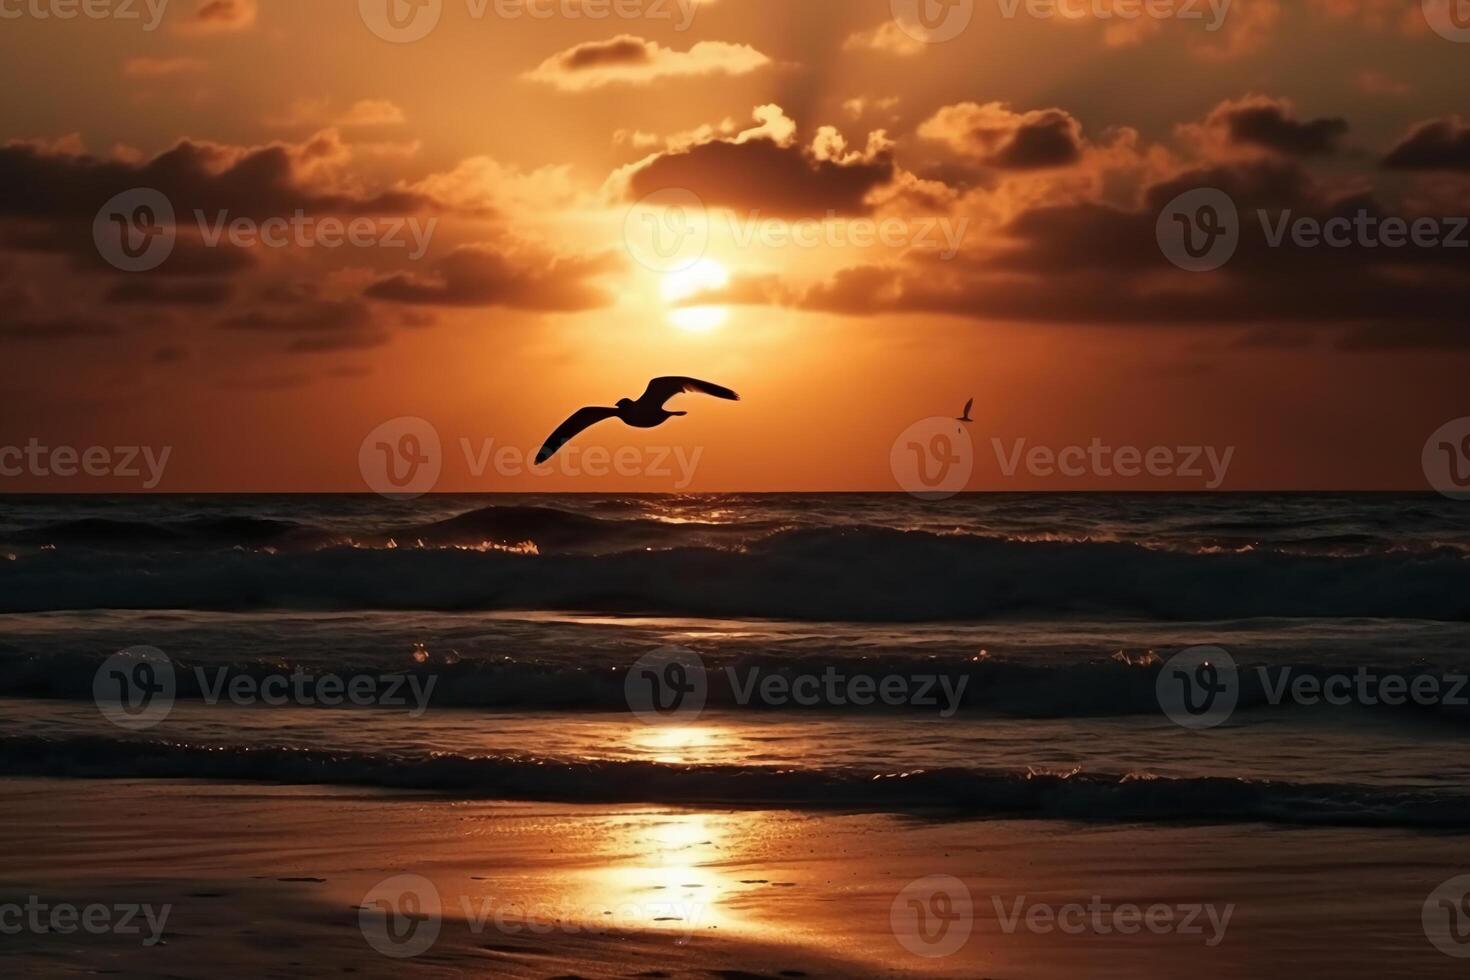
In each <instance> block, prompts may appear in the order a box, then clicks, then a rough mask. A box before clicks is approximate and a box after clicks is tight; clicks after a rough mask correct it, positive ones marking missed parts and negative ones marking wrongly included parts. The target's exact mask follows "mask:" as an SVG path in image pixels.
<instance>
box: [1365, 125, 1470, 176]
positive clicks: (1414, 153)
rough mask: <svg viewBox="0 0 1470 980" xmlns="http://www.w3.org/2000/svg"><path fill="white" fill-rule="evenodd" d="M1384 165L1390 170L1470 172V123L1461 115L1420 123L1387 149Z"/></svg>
mask: <svg viewBox="0 0 1470 980" xmlns="http://www.w3.org/2000/svg"><path fill="white" fill-rule="evenodd" d="M1383 166H1384V167H1386V168H1388V169H1390V170H1457V171H1461V172H1470V125H1466V124H1465V123H1464V122H1462V121H1461V120H1460V118H1459V117H1458V116H1456V117H1452V118H1450V119H1432V120H1430V121H1428V122H1423V123H1420V124H1419V125H1418V126H1415V127H1414V129H1413V130H1412V131H1410V133H1409V134H1408V135H1407V136H1405V137H1404V138H1403V140H1401V141H1400V142H1399V144H1398V145H1397V146H1395V147H1394V148H1393V149H1392V150H1389V151H1388V155H1387V156H1385V157H1384V158H1383Z"/></svg>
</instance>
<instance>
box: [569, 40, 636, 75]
mask: <svg viewBox="0 0 1470 980" xmlns="http://www.w3.org/2000/svg"><path fill="white" fill-rule="evenodd" d="M652 60H653V52H652V50H651V49H650V45H649V42H647V41H645V40H643V39H642V38H638V37H631V36H629V35H626V34H625V35H623V36H621V37H615V38H612V39H610V40H607V41H589V42H588V43H586V44H579V45H577V46H576V47H574V48H572V49H571V50H569V51H567V52H566V53H565V54H563V55H562V56H561V58H560V64H561V67H562V68H564V69H566V70H567V71H578V70H581V69H584V68H599V67H604V66H607V65H643V64H647V63H648V62H650V61H652Z"/></svg>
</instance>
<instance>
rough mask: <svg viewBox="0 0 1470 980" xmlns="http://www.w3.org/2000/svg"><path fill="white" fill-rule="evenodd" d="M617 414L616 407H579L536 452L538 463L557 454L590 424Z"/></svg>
mask: <svg viewBox="0 0 1470 980" xmlns="http://www.w3.org/2000/svg"><path fill="white" fill-rule="evenodd" d="M617 414H618V410H617V409H616V408H598V407H588V408H579V409H577V410H576V411H575V412H573V413H572V414H571V415H570V416H569V417H568V418H567V420H566V421H565V422H563V423H562V424H561V425H558V426H557V427H556V431H555V432H553V433H552V434H551V435H550V436H548V437H547V439H546V445H544V446H542V447H541V451H540V452H538V453H537V454H536V465H538V466H539V465H541V464H542V463H544V462H546V461H547V460H548V459H550V458H551V457H553V456H555V455H556V453H557V450H559V449H561V447H562V446H565V445H566V444H567V443H569V442H571V441H572V439H573V438H575V437H576V435H577V433H579V432H581V431H582V430H583V429H585V428H587V427H588V426H589V425H596V424H597V423H598V422H601V421H602V420H603V419H610V418H612V417H613V416H615V415H617Z"/></svg>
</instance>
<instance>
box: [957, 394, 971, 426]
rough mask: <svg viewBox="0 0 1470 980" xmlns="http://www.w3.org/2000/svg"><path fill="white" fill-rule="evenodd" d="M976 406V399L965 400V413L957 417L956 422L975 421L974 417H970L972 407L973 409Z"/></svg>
mask: <svg viewBox="0 0 1470 980" xmlns="http://www.w3.org/2000/svg"><path fill="white" fill-rule="evenodd" d="M974 407H975V399H973V398H971V399H970V400H969V401H967V402H965V414H963V415H961V416H960V417H959V418H957V419H955V421H956V422H973V421H975V420H974V419H972V418H970V409H972V408H974Z"/></svg>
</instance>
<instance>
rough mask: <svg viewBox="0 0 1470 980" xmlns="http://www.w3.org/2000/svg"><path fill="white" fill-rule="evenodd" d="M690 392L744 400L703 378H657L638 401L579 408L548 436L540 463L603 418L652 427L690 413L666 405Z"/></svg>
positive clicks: (635, 426)
mask: <svg viewBox="0 0 1470 980" xmlns="http://www.w3.org/2000/svg"><path fill="white" fill-rule="evenodd" d="M686 391H692V392H699V393H700V394H705V395H714V396H715V397H716V398H725V399H728V400H730V401H732V402H738V401H739V400H740V396H739V395H737V394H735V392H733V391H731V390H730V389H729V388H726V387H723V386H721V385H717V384H710V383H709V382H708V381H700V380H699V379H698V378H654V379H653V380H652V381H650V382H648V387H647V388H646V389H645V390H644V392H643V394H642V395H640V396H639V398H638V400H637V401H634V400H633V399H631V398H619V399H618V407H617V408H604V407H602V406H600V405H589V406H588V407H586V408H579V409H577V410H576V411H575V412H573V413H572V414H571V415H570V416H569V417H568V418H567V420H566V421H565V422H563V423H562V424H561V425H558V426H557V427H556V431H555V432H553V433H552V434H551V435H550V436H549V437H548V438H547V440H546V445H544V446H542V447H541V451H540V452H539V453H537V454H536V463H537V465H538V466H539V465H540V464H541V463H544V462H546V461H547V460H548V459H550V458H551V457H553V456H555V455H556V453H557V451H558V450H559V449H561V447H562V446H565V445H566V444H567V443H568V442H571V441H572V439H574V438H575V437H576V435H577V433H579V432H581V431H582V430H583V429H585V428H587V427H588V426H592V425H596V424H597V423H598V422H601V421H602V420H603V419H612V418H615V419H619V420H621V421H622V422H623V424H624V425H631V426H633V428H635V429H652V428H654V427H655V426H658V425H662V424H663V423H664V422H666V421H668V420H669V419H671V418H673V417H674V416H675V415H688V414H689V413H688V412H671V411H669V410H668V409H666V408H664V402H666V401H668V400H669V399H670V398H673V397H674V396H675V395H678V394H681V393H683V392H686Z"/></svg>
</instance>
